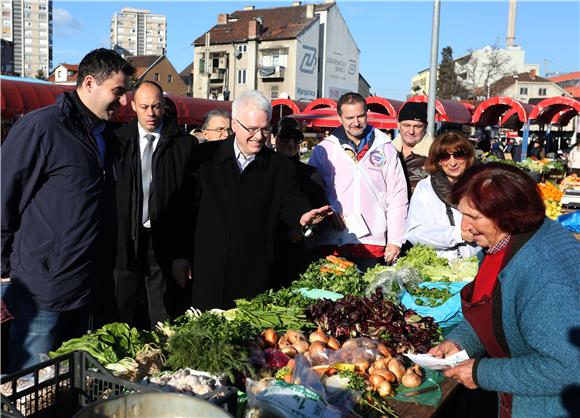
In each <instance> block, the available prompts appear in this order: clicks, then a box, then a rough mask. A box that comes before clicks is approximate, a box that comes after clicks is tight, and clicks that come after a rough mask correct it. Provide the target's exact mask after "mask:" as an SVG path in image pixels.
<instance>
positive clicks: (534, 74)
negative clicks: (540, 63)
mask: <svg viewBox="0 0 580 418" xmlns="http://www.w3.org/2000/svg"><path fill="white" fill-rule="evenodd" d="M530 78H531V79H532V80H535V79H536V69H535V68H533V69H531V70H530Z"/></svg>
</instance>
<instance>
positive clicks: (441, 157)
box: [439, 150, 467, 163]
mask: <svg viewBox="0 0 580 418" xmlns="http://www.w3.org/2000/svg"><path fill="white" fill-rule="evenodd" d="M451 157H453V158H455V159H456V160H458V161H463V160H465V157H467V153H466V152H465V151H463V150H459V151H455V152H446V153H444V154H440V155H439V161H440V162H442V163H446V162H447V161H449V160H450V159H451Z"/></svg>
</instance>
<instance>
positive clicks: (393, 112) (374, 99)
mask: <svg viewBox="0 0 580 418" xmlns="http://www.w3.org/2000/svg"><path fill="white" fill-rule="evenodd" d="M365 100H366V102H367V107H368V108H369V110H370V111H372V112H376V113H382V114H384V115H389V116H392V117H395V118H396V117H397V116H398V115H399V109H401V106H403V103H404V102H401V101H399V100H392V99H385V98H384V97H379V96H369V97H367V98H366V99H365Z"/></svg>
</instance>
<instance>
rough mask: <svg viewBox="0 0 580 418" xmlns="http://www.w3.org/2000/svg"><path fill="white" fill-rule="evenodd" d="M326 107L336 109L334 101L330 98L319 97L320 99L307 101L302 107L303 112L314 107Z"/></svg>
mask: <svg viewBox="0 0 580 418" xmlns="http://www.w3.org/2000/svg"><path fill="white" fill-rule="evenodd" d="M326 107H332V108H334V109H336V102H335V101H334V100H332V99H327V98H325V97H321V98H320V99H316V100H313V101H311V102H310V103H308V104H307V105H306V107H305V108H304V112H310V111H311V110H314V109H321V108H326Z"/></svg>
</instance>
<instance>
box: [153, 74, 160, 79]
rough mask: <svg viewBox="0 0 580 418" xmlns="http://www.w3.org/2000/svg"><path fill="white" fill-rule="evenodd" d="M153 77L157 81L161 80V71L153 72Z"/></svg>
mask: <svg viewBox="0 0 580 418" xmlns="http://www.w3.org/2000/svg"><path fill="white" fill-rule="evenodd" d="M153 78H154V79H155V81H159V73H155V74H153Z"/></svg>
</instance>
